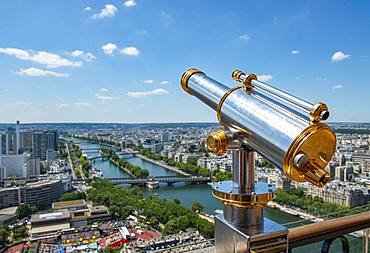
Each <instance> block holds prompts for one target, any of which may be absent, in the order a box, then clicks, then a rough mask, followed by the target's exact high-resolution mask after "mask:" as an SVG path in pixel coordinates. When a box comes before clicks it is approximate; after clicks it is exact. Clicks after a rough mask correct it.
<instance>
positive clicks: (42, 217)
mask: <svg viewBox="0 0 370 253" xmlns="http://www.w3.org/2000/svg"><path fill="white" fill-rule="evenodd" d="M69 217H70V214H69V211H68V210H61V211H59V212H54V213H45V214H34V215H32V217H31V223H34V222H42V221H52V220H59V219H67V218H69Z"/></svg>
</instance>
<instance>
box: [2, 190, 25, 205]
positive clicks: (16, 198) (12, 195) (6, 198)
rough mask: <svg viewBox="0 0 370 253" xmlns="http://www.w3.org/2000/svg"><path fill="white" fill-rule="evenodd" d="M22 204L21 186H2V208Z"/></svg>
mask: <svg viewBox="0 0 370 253" xmlns="http://www.w3.org/2000/svg"><path fill="white" fill-rule="evenodd" d="M20 204H21V191H20V188H19V187H8V188H0V209H1V208H6V207H11V206H19V205H20Z"/></svg>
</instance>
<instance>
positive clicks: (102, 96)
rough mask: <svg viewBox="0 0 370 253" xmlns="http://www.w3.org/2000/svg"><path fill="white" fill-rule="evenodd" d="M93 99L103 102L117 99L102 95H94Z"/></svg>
mask: <svg viewBox="0 0 370 253" xmlns="http://www.w3.org/2000/svg"><path fill="white" fill-rule="evenodd" d="M95 97H96V98H97V99H99V100H103V101H106V100H117V99H118V97H112V96H104V95H101V94H95Z"/></svg>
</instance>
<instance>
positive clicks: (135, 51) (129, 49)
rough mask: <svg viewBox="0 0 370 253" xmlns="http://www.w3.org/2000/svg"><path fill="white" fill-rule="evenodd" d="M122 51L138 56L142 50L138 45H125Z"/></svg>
mask: <svg viewBox="0 0 370 253" xmlns="http://www.w3.org/2000/svg"><path fill="white" fill-rule="evenodd" d="M121 53H122V54H125V55H129V56H138V55H139V54H140V51H139V49H137V48H136V47H124V48H122V50H121Z"/></svg>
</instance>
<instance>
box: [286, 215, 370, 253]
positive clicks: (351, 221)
mask: <svg viewBox="0 0 370 253" xmlns="http://www.w3.org/2000/svg"><path fill="white" fill-rule="evenodd" d="M369 228H370V211H368V212H364V213H360V214H354V215H349V216H346V217H341V218H336V219H330V220H325V221H322V222H319V223H314V224H308V225H304V226H299V227H295V228H290V229H289V233H288V239H289V240H288V241H289V251H290V252H303V250H298V248H300V247H302V246H306V245H309V244H314V243H318V242H321V241H323V243H322V245H321V251H317V250H318V249H317V245H316V249H315V251H309V250H308V251H309V252H322V253H327V252H329V250H331V248H332V245H333V242H334V241H337V239H339V240H338V241H340V243H339V245H338V243H335V244H336V250H335V251H330V252H345V253H347V252H351V253H352V252H364V253H368V248H369V242H368V237H369ZM357 231H360V232H357ZM354 232H357V235H358V236H360V237H362V238H363V240H362V241H361V240H360V239H356V238H354V237H353V236H351V235H349V234H351V233H354ZM354 243H356V245H355V244H354ZM353 246H356V247H357V248H356V251H354V249H353V248H352V247H353ZM293 249H297V251H296V250H293Z"/></svg>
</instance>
